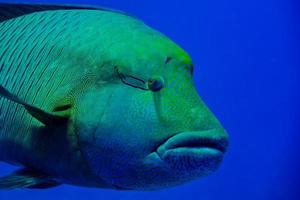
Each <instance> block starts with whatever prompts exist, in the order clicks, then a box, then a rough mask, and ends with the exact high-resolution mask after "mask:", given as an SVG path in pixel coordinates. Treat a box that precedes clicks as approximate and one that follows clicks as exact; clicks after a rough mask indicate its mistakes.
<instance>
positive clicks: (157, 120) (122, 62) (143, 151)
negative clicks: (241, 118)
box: [74, 30, 228, 190]
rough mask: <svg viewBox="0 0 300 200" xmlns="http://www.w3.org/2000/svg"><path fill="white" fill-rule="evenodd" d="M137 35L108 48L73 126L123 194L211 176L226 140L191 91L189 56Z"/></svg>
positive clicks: (100, 170) (151, 35) (88, 155)
mask: <svg viewBox="0 0 300 200" xmlns="http://www.w3.org/2000/svg"><path fill="white" fill-rule="evenodd" d="M131 34H135V33H131ZM137 35H139V37H137V36H136V37H130V39H128V40H126V41H123V43H122V44H120V43H118V44H114V45H111V46H110V49H109V50H110V51H111V53H110V54H109V55H110V56H109V57H107V58H106V59H107V60H109V61H107V62H106V65H105V66H104V67H102V69H104V70H105V73H102V76H101V78H99V81H98V82H97V83H95V84H91V86H89V87H87V89H85V90H84V92H82V93H81V95H80V96H79V97H78V98H77V106H76V107H77V111H76V115H75V117H74V118H75V119H74V121H75V124H76V131H77V134H78V136H79V143H80V148H81V151H82V153H83V156H84V158H85V159H86V161H87V162H88V164H89V167H90V168H91V170H92V171H93V173H94V174H95V175H96V176H97V177H99V178H101V179H102V180H104V181H105V182H106V183H107V184H108V185H110V186H111V187H112V188H117V189H127V190H156V189H161V188H165V187H171V186H175V185H179V184H182V183H185V182H188V181H191V180H193V179H196V178H198V177H201V176H205V175H208V174H210V173H212V172H214V171H216V169H217V168H218V167H219V165H220V163H221V162H222V159H223V155H224V153H225V151H226V149H227V146H228V136H227V133H226V131H225V130H224V128H223V127H222V125H221V124H220V122H219V121H218V120H217V119H216V117H215V116H214V114H213V113H212V112H211V111H210V110H209V109H208V107H207V106H206V105H205V104H204V102H203V101H202V100H201V98H200V97H199V95H198V93H197V91H196V88H195V85H194V81H193V65H192V61H191V58H190V57H189V55H188V54H187V53H186V52H185V51H184V50H182V49H181V48H180V47H179V46H178V45H176V44H175V43H174V42H172V41H171V40H169V39H168V38H166V37H165V36H163V35H161V34H159V33H157V32H154V31H150V30H147V33H144V35H143V36H142V37H141V36H140V35H141V33H139V34H137ZM128 38H129V37H128ZM102 59H103V58H102ZM103 74H106V76H105V78H103V77H104V76H103Z"/></svg>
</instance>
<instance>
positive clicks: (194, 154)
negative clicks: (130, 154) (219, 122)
mask: <svg viewBox="0 0 300 200" xmlns="http://www.w3.org/2000/svg"><path fill="white" fill-rule="evenodd" d="M227 148H228V135H227V133H226V131H225V130H224V129H222V128H218V129H211V130H206V131H189V132H180V133H178V134H176V135H174V136H172V137H171V138H169V139H168V140H167V141H166V142H165V143H163V144H162V145H160V146H159V147H158V148H157V151H156V152H157V154H158V156H159V157H160V158H161V160H163V161H164V162H165V163H166V164H167V165H168V166H169V167H170V168H171V169H174V170H180V171H184V170H185V171H193V170H196V171H199V172H200V173H203V175H205V174H208V173H210V172H213V171H215V170H216V169H217V167H218V166H219V165H220V163H221V162H222V160H223V155H224V153H225V152H226V150H227Z"/></svg>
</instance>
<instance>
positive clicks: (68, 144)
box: [0, 4, 228, 190]
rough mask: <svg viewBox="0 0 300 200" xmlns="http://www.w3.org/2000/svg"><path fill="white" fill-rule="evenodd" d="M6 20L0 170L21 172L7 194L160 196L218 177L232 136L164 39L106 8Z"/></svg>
mask: <svg viewBox="0 0 300 200" xmlns="http://www.w3.org/2000/svg"><path fill="white" fill-rule="evenodd" d="M4 8H6V9H7V8H9V9H8V11H7V10H6V11H7V12H3V10H4ZM8 13H11V14H8ZM0 16H1V18H0V19H2V20H0V67H1V68H0V85H1V92H0V94H1V95H2V98H1V99H0V161H3V162H7V163H11V164H14V165H19V166H20V167H23V169H21V170H20V171H17V172H15V173H13V174H12V175H9V176H6V177H3V178H2V179H1V178H0V188H8V189H9V188H49V187H54V186H57V185H59V184H63V183H65V184H73V185H79V186H85V187H100V188H111V189H122V190H155V189H161V188H165V187H171V186H175V185H178V184H181V183H184V182H187V181H190V180H193V179H194V178H197V177H200V176H204V175H207V174H209V173H211V172H213V171H215V170H216V169H217V167H218V166H219V164H220V162H221V160H222V157H223V153H224V152H225V149H226V147H227V142H228V138H227V134H226V132H225V131H224V129H223V128H222V126H221V125H220V123H219V122H218V120H217V119H216V118H215V117H214V116H213V114H212V113H211V112H210V111H209V110H208V108H207V107H206V106H205V105H204V103H203V102H202V100H201V99H200V97H199V96H198V94H197V92H196V91H195V88H194V84H193V80H192V69H193V66H192V62H191V59H190V57H189V56H188V54H187V53H186V52H184V50H182V49H181V48H180V47H179V46H178V45H176V44H175V43H174V42H173V41H171V40H170V39H168V38H167V37H166V36H164V35H163V34H161V33H159V32H157V31H155V30H153V29H152V28H150V27H148V26H147V25H145V24H144V23H143V22H142V21H140V20H139V19H136V18H134V17H132V16H129V15H127V14H124V13H120V12H116V11H110V10H105V9H97V8H88V7H73V6H51V5H50V6H49V5H17V4H16V5H14V4H1V6H0ZM197 147H201V148H197ZM16 180H18V181H16Z"/></svg>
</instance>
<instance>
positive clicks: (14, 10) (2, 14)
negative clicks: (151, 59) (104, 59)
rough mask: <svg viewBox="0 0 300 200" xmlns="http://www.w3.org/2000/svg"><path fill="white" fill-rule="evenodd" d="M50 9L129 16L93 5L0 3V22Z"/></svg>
mask: <svg viewBox="0 0 300 200" xmlns="http://www.w3.org/2000/svg"><path fill="white" fill-rule="evenodd" d="M50 10H102V11H109V12H115V13H120V14H124V15H127V16H130V15H128V14H126V13H124V12H122V11H118V10H111V9H106V8H100V7H93V6H77V5H55V4H52V5H51V4H14V3H0V23H1V22H3V21H6V20H9V19H13V18H17V17H20V16H22V15H28V14H31V13H35V12H41V11H50Z"/></svg>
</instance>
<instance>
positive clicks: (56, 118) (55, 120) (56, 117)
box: [0, 85, 70, 127]
mask: <svg viewBox="0 0 300 200" xmlns="http://www.w3.org/2000/svg"><path fill="white" fill-rule="evenodd" d="M0 97H3V98H6V99H8V100H10V101H13V102H15V103H17V104H19V105H22V106H24V108H25V109H26V110H27V111H28V113H29V114H30V115H31V116H32V117H34V118H35V119H37V120H38V121H40V122H41V123H43V124H44V125H46V126H50V127H56V126H58V125H65V124H66V123H67V122H68V120H69V116H68V115H67V114H66V111H60V112H47V111H44V110H42V109H40V108H38V107H35V106H34V105H30V104H28V103H26V102H24V101H22V100H21V99H19V98H18V97H17V96H15V95H14V94H12V93H10V92H9V91H8V90H7V89H6V88H4V87H3V86H2V85H0ZM66 108H67V109H70V107H66ZM62 113H63V114H62Z"/></svg>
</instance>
